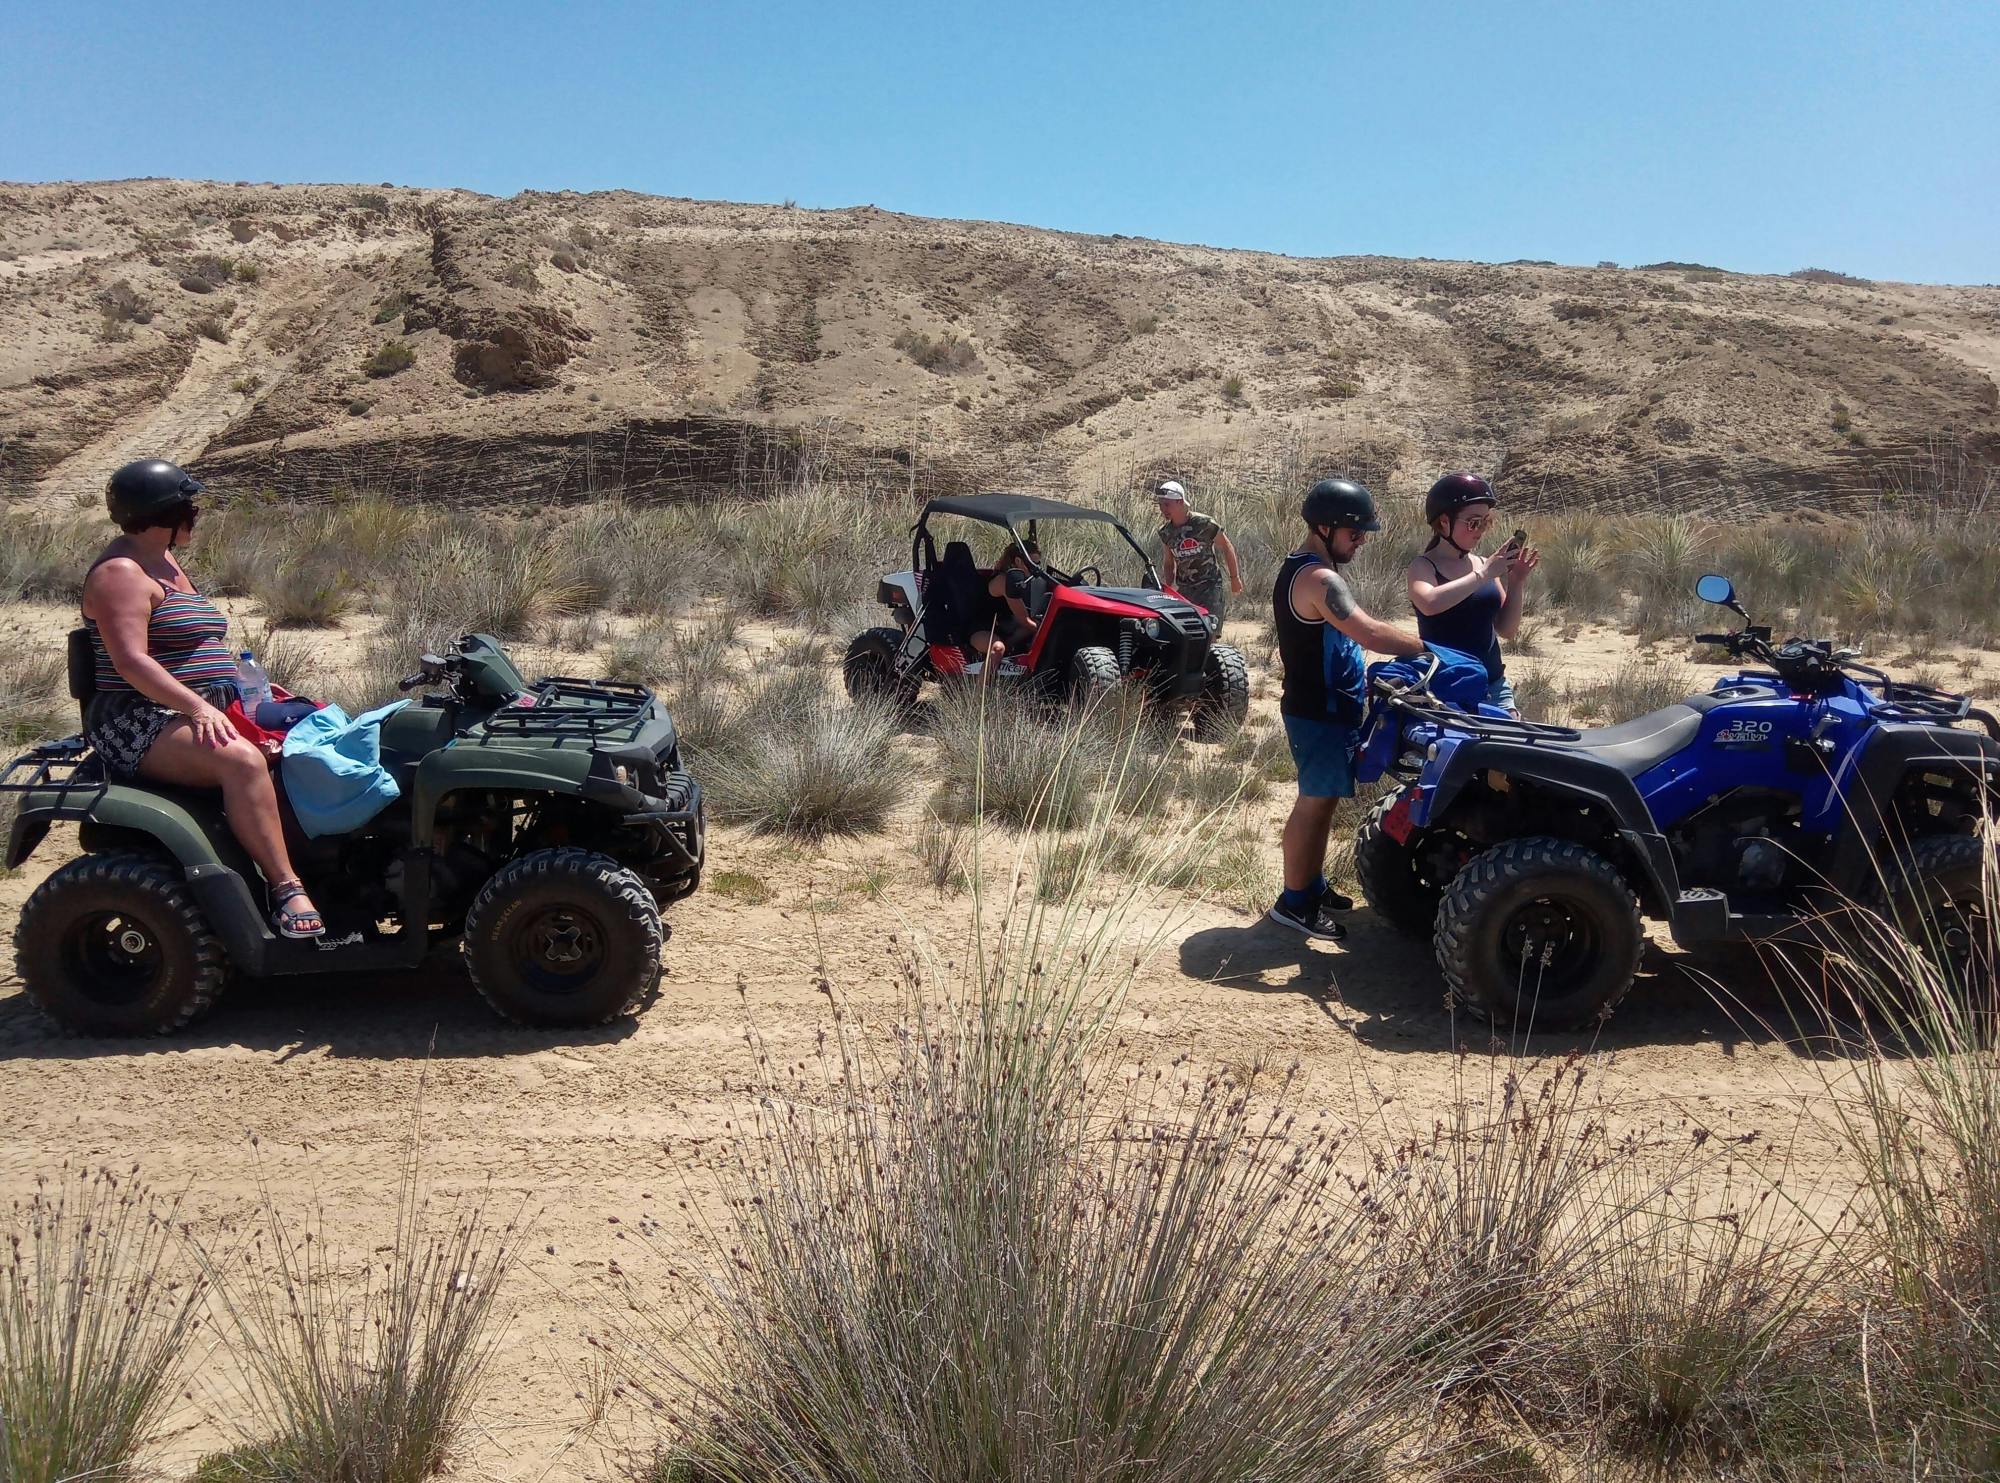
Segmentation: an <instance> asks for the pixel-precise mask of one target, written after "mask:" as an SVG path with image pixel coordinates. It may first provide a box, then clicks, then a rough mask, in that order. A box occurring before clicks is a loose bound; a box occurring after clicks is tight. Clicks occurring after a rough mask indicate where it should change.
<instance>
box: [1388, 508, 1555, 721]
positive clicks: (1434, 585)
mask: <svg viewBox="0 0 2000 1483" xmlns="http://www.w3.org/2000/svg"><path fill="white" fill-rule="evenodd" d="M1498 504H1499V499H1498V497H1497V496H1496V495H1495V494H1494V493H1493V486H1492V485H1491V484H1489V483H1488V482H1487V481H1486V480H1484V479H1482V478H1480V477H1479V475H1477V474H1467V473H1458V474H1446V475H1445V476H1444V477H1443V478H1442V479H1439V480H1438V481H1437V483H1435V484H1433V485H1431V488H1430V493H1429V494H1427V495H1425V496H1424V523H1425V524H1426V525H1428V526H1429V527H1430V529H1431V540H1430V544H1429V545H1428V546H1426V547H1424V549H1423V552H1422V554H1421V555H1419V556H1418V557H1417V558H1416V560H1414V561H1412V562H1411V563H1410V569H1409V572H1408V574H1407V579H1408V582H1409V587H1410V606H1411V607H1413V608H1415V609H1416V613H1417V633H1418V634H1419V636H1421V637H1422V639H1423V640H1424V642H1425V643H1427V644H1437V645H1441V646H1442V647H1444V648H1447V649H1457V650H1458V651H1459V652H1461V653H1464V654H1471V655H1473V656H1475V657H1477V658H1481V659H1484V660H1485V661H1486V701H1487V704H1489V705H1497V706H1499V707H1501V708H1502V709H1503V710H1505V711H1507V712H1508V714H1510V715H1519V714H1520V712H1519V711H1517V710H1516V709H1515V707H1514V687H1513V686H1512V685H1510V684H1509V683H1508V682H1507V666H1506V663H1505V661H1504V660H1503V659H1502V658H1501V655H1500V640H1502V639H1510V640H1511V639H1512V638H1513V637H1514V636H1515V635H1516V634H1518V633H1519V632H1520V631H1521V594H1522V591H1523V590H1524V589H1525V588H1526V586H1527V581H1528V574H1529V573H1530V572H1532V571H1534V569H1535V568H1536V567H1537V566H1539V565H1541V560H1542V558H1541V553H1539V552H1538V551H1535V550H1534V549H1533V548H1531V547H1530V546H1529V545H1528V538H1527V532H1526V531H1522V530H1517V531H1515V532H1514V534H1513V535H1512V536H1511V537H1509V538H1508V541H1507V543H1506V544H1505V545H1504V546H1502V547H1501V548H1500V549H1499V550H1498V551H1497V552H1495V553H1494V554H1493V555H1492V556H1481V555H1480V554H1479V547H1480V545H1481V544H1482V543H1483V542H1484V541H1485V539H1486V536H1487V533H1488V532H1489V531H1490V530H1491V529H1492V527H1493V514H1494V509H1495V507H1496V506H1497V505H1498Z"/></svg>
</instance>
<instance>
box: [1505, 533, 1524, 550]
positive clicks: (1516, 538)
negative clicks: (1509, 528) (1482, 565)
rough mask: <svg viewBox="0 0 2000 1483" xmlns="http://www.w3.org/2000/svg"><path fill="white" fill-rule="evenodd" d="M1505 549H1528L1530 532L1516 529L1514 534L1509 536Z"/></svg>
mask: <svg viewBox="0 0 2000 1483" xmlns="http://www.w3.org/2000/svg"><path fill="white" fill-rule="evenodd" d="M1503 549H1504V550H1508V551H1525V550H1527V549H1528V533H1527V532H1526V531H1525V530H1517V531H1515V532H1514V534H1513V535H1511V536H1509V537H1508V538H1507V544H1506V546H1505V547H1504V548H1503Z"/></svg>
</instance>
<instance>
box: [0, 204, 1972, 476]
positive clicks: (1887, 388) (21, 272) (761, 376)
mask: <svg viewBox="0 0 2000 1483" xmlns="http://www.w3.org/2000/svg"><path fill="white" fill-rule="evenodd" d="M1831 276H1833V275H1822V277H1821V278H1820V279H1817V280H1807V279H1800V278H1771V277H1750V276H1742V275H1735V274H1725V273H1718V272H1714V271H1712V270H1705V269H1700V268H1695V267H1685V266H1684V267H1664V268H1656V269H1647V270H1639V269H1611V268H1602V269H1575V268H1558V267H1553V266H1547V265H1536V264H1509V265H1505V266H1481V265H1476V264H1465V263H1436V262H1425V261H1417V262H1406V261H1398V260H1391V259H1383V258H1331V259H1297V258H1286V257H1280V256H1276V255H1271V254H1262V253H1252V252H1230V251H1220V250H1214V249H1208V248H1201V247H1185V246H1174V245H1169V244H1165V243H1159V242H1151V241H1142V240H1138V239H1134V238H1123V237H1093V236H1080V235H1074V234H1064V233H1057V232H1049V231H1041V230H1037V229H1033V228H1026V227H1014V226H1003V225H996V224H991V223H977V222H970V223H969V222H948V221H931V220H925V219H921V218H914V217H907V216H899V215H896V214H894V213H890V212H885V211H879V210H876V209H874V208H872V207H862V208H857V209H853V210H843V211H805V210H798V209H793V208H787V207H775V206H734V205H727V204H718V203H709V202H692V201H682V200H669V199H661V198H656V197H647V196H639V195H633V194H628V193H623V192H614V193H608V194H598V195H571V194H564V195H523V196H518V197H514V198H511V199H506V200H499V199H493V198H490V197H484V196H478V195H474V194H470V193H467V192H458V191H423V190H405V189H395V188H390V187H380V188H369V187H344V186H251V185H240V186H226V185H213V184H201V183H190V182H177V181H131V182H115V183H103V184H64V185H36V186H5V187H0V479H4V485H5V489H6V492H7V497H8V500H9V502H10V503H16V502H19V503H33V504H36V505H40V506H43V507H47V508H61V507H64V506H66V505H67V504H68V503H69V502H70V501H72V500H73V499H76V498H78V497H85V498H87V497H89V496H90V495H92V494H93V493H94V491H95V490H96V489H98V488H99V487H101V482H102V479H103V477H104V471H105V470H106V469H107V468H109V467H111V466H113V465H114V464H116V463H117V462H119V461H120V460H122V459H124V458H126V457H130V456H135V455H137V454H140V453H154V452H157V453H161V454H164V455H167V456H170V457H175V458H178V459H181V460H182V461H185V462H189V463H192V464H196V465H198V466H199V467H200V469H201V470H202V471H203V472H204V473H205V474H207V475H209V476H211V477H213V478H216V479H222V480H228V481H230V482H233V483H236V484H239V485H242V484H257V485H266V486H269V487H272V488H275V489H278V490H279V491H281V492H284V493H307V492H313V491H316V490H322V489H327V488H332V487H339V486H343V485H368V486H372V487H380V488H387V489H391V490H396V491H403V492H408V493H410V494H413V495H418V496H422V497H426V498H435V499H448V500H455V501H460V500H473V499H495V498H498V499H509V498H518V497H523V496H528V495H531V494H532V495H536V496H540V497H559V496H564V495H573V494H577V493H581V492H583V491H585V490H588V489H610V488H627V489H631V490H633V491H635V492H639V493H654V492H673V491H677V490H683V489H689V488H697V487H703V486H714V485H720V484H740V483H742V482H746V481H748V482H753V483H754V482H755V481H756V480H758V479H760V478H763V477H766V476H787V475H789V474H791V473H792V472H794V471H796V469H797V468H798V467H799V466H800V464H801V463H802V462H804V461H811V462H814V463H817V464H820V465H830V466H833V467H836V468H838V469H842V470H844V471H847V472H850V473H856V474H867V475H870V476H873V477H876V478H879V479H881V480H884V481H909V482H910V483H912V484H913V485H914V486H915V487H917V488H921V489H938V488H950V487H960V486H964V485H993V484H1007V485H1013V486H1028V487H1039V488H1047V489H1061V488H1073V489H1084V490H1088V489H1091V488H1093V487H1098V486H1100V485H1102V484H1103V483H1105V482H1121V481H1124V480H1128V479H1131V478H1133V477H1136V476H1139V475H1141V474H1144V473H1147V472H1150V471H1153V470H1156V469H1162V468H1174V469H1176V470H1186V469H1193V470H1197V471H1198V470H1199V469H1201V468H1202V467H1203V466H1204V465H1205V464H1208V463H1211V462H1215V461H1228V462H1230V463H1231V464H1232V465H1233V466H1235V467H1239V468H1240V467H1243V466H1246V465H1247V466H1249V467H1252V468H1254V467H1256V466H1258V465H1259V464H1260V463H1261V464H1263V465H1265V466H1267V467H1270V468H1272V469H1273V471H1275V470H1276V469H1277V468H1278V467H1279V465H1280V463H1281V462H1283V461H1285V460H1289V461H1290V462H1292V463H1293V464H1297V463H1300V462H1302V461H1304V462H1314V461H1338V462H1342V463H1345V464H1347V465H1349V466H1352V467H1355V468H1358V469H1360V470H1362V471H1363V472H1365V473H1367V474H1368V475H1370V476H1371V477H1374V478H1377V479H1380V480H1385V481H1388V482H1389V483H1390V484H1391V485H1392V487H1397V486H1400V485H1401V484H1404V483H1408V484H1412V485H1414V484H1416V483H1418V482H1420V481H1421V480H1423V479H1426V478H1427V477H1428V476H1429V474H1430V473H1431V472H1432V471H1434V470H1435V469H1436V468H1438V467H1440V466H1443V465H1448V464H1459V463H1465V464H1472V465H1475V466H1478V467H1482V468H1492V469H1497V470H1499V472H1500V474H1501V476H1502V477H1503V479H1504V480H1506V481H1507V483H1508V484H1509V485H1510V486H1511V487H1512V489H1513V491H1514V492H1515V493H1516V494H1517V495H1521V496H1530V497H1540V498H1544V499H1570V498H1591V497H1595V496H1601V495H1607V494H1611V493H1614V492H1617V493H1625V492H1631V491H1635V490H1638V491H1644V492H1647V493H1649V494H1650V493H1655V492H1664V493H1665V494H1667V495H1668V496H1669V497H1676V498H1683V499H1687V500H1690V501H1698V502H1700V503H1703V504H1714V503H1716V502H1729V503H1736V502H1741V503H1743V504H1745V505H1750V506H1754V505H1757V504H1762V503H1775V502H1781V501H1782V500H1783V499H1785V498H1786V497H1788V496H1797V495H1802V494H1803V495H1813V496H1825V495H1829V494H1833V495H1853V494H1860V493H1873V492H1875V491H1877V490H1880V489H1884V488H1905V489H1916V490H1922V489H1924V488H1926V487H1928V486H1932V485H1936V484H1939V483H1945V482H1950V483H1955V484H1963V483H1964V482H1965V476H1966V473H1967V470H1968V469H1970V470H1971V471H1972V473H1973V474H1974V476H1975V478H1976V479H1981V478H1984V477H1986V474H1985V471H1986V470H1987V469H1989V468H1990V467H1991V466H1992V465H1993V463H1994V462H1996V461H2000V388H1997V387H1996V382H2000V289H1996V288H1990V287H1989V288H1953V287H1928V286H1914V285H1902V284H1868V283H1862V282H1836V281H1824V279H1825V278H1827V277H1831Z"/></svg>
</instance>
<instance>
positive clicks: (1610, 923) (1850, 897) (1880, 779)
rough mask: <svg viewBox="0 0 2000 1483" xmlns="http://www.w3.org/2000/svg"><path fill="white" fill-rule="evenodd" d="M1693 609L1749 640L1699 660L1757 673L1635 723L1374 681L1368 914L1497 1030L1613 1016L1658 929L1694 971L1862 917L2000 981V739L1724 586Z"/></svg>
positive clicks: (1954, 703)
mask: <svg viewBox="0 0 2000 1483" xmlns="http://www.w3.org/2000/svg"><path fill="white" fill-rule="evenodd" d="M1696 592H1697V593H1698V595H1699V596H1700V597H1701V598H1702V600H1703V601H1706V602H1711V603H1715V604H1718V605H1720V606H1723V607H1727V608H1728V609H1730V610H1731V611H1732V612H1734V613H1736V614H1737V615H1738V616H1739V617H1740V618H1742V619H1743V623H1744V626H1743V627H1742V628H1741V629H1740V630H1739V631H1737V632H1735V633H1729V634H1701V635H1697V637H1696V642H1697V643H1702V644H1712V645H1716V646H1719V647H1722V648H1725V649H1726V650H1727V651H1728V652H1729V654H1730V656H1731V658H1733V659H1735V660H1737V661H1738V662H1745V661H1747V662H1749V663H1750V664H1753V665H1755V666H1756V667H1755V668H1747V669H1743V670H1741V671H1739V672H1738V673H1736V674H1733V675H1729V676H1727V677H1726V678H1724V679H1722V680H1720V681H1718V682H1717V684H1716V685H1715V687H1714V688H1713V689H1712V690H1711V691H1709V693H1708V694H1706V695H1695V696H1690V697H1689V698H1688V699H1686V700H1684V701H1681V702H1680V703H1678V704H1676V705H1670V706H1667V707H1665V708H1664V709H1661V710H1657V711H1654V712H1652V713H1651V714H1650V715H1645V716H1641V717H1639V718H1638V719H1637V720H1633V721H1627V722H1624V723H1623V724H1621V725H1617V726H1606V727H1602V728H1599V729H1596V730H1589V731H1578V730H1573V729H1570V728H1566V727H1559V726H1549V725H1540V724H1536V723H1531V722H1525V721H1518V720H1513V719H1509V718H1508V717H1507V716H1506V715H1505V714H1504V713H1502V712H1498V711H1495V710H1492V709H1491V708H1485V709H1483V710H1482V708H1480V707H1479V706H1478V704H1477V703H1476V701H1475V702H1474V703H1472V704H1470V705H1469V706H1466V707H1464V708H1461V707H1459V706H1454V705H1451V704H1448V703H1447V702H1446V700H1445V699H1444V698H1442V697H1441V696H1440V695H1439V694H1437V693H1433V692H1434V689H1435V688H1438V687H1436V686H1434V684H1433V682H1434V680H1435V679H1436V678H1437V676H1438V671H1439V664H1440V658H1439V656H1437V655H1426V656H1423V657H1422V658H1421V659H1419V660H1416V661H1408V660H1406V661H1399V662H1397V663H1394V664H1387V665H1376V666H1374V667H1373V668H1372V669H1371V671H1370V680H1369V701H1368V713H1367V715H1366V717H1365V718H1364V722H1363V731H1362V740H1361V751H1360V758H1359V762H1358V764H1357V777H1358V778H1359V779H1360V780H1362V781H1364V782H1373V781H1376V780H1378V779H1380V778H1382V777H1385V776H1386V777H1389V778H1391V779H1393V780H1395V781H1397V782H1400V783H1401V784H1402V785H1403V786H1402V787H1401V788H1400V790H1398V791H1394V792H1391V793H1388V794H1385V795H1384V796H1383V798H1382V799H1381V800H1380V801H1379V802H1378V804H1377V805H1376V806H1375V808H1374V809H1373V811H1372V812H1371V813H1370V814H1369V815H1368V817H1367V818H1366V820H1365V821H1364V822H1363V824H1362V825H1361V828H1360V833H1359V836H1358V838H1357V839H1356V842H1355V851H1354V855H1355V867H1356V873H1357V874H1358V876H1359V877H1360V881H1361V887H1362V892H1363V894H1364V895H1365V896H1366V897H1367V899H1368V902H1369V904H1370V905H1371V906H1372V907H1373V908H1374V909H1375V911H1376V912H1377V913H1378V914H1379V915H1381V916H1382V917H1383V918H1385V919H1386V920H1387V921H1389V922H1390V923H1392V924H1394V925H1395V926H1396V927H1397V928H1399V929H1401V930H1402V931H1404V932H1406V933H1409V934H1410V935H1412V936H1417V937H1427V938H1428V939H1429V940H1430V941H1431V943H1432V946H1433V949H1434V951H1435V952H1436V955H1437V963H1438V967H1439V969H1440V971H1441V972H1442V973H1443V975H1444V980H1445V984H1446V986H1447V989H1448V991H1449V994H1450V996H1451V1000H1452V1001H1453V1002H1454V1003H1456V1004H1457V1005H1459V1006H1461V1007H1463V1008H1464V1009H1466V1010H1468V1011H1470V1012H1471V1013H1473V1014H1475V1015H1477V1016H1479V1017H1481V1018H1483V1019H1485V1020H1486V1021H1488V1022H1489V1023H1491V1024H1494V1025H1496V1026H1514V1027H1519V1028H1526V1027H1528V1026H1529V1025H1530V1024H1533V1025H1536V1026H1540V1027H1544V1028H1556V1029H1564V1028H1576V1027H1579V1026H1582V1025H1586V1024H1589V1023H1590V1022H1592V1021H1594V1020H1597V1019H1600V1018H1602V1017H1603V1016H1605V1015H1607V1014H1609V1013H1610V1011H1611V1009H1612V1008H1613V1006H1615V1005H1616V1004H1617V1003H1618V1001H1619V1000H1620V999H1622V998H1623V997H1624V996H1625V994H1626V992H1627V991H1628V990H1629V989H1630V988H1631V986H1632V982H1633V977H1634V975H1635V974H1636V972H1637V970H1638V966H1639V956H1640V951H1641V949H1642V947H1643V945H1644V944H1643V936H1642V930H1641V926H1640V919H1641V917H1650V918H1652V919H1654V920H1657V921H1664V922H1665V923H1666V924H1667V926H1668V928H1669V930H1670V931H1671V933H1672V934H1673V938H1674V941H1675V942H1676V943H1678V944H1680V945H1681V946H1683V947H1686V948H1689V949H1696V950H1699V949H1705V948H1710V947H1717V946H1722V945H1727V944H1731V943H1736V944H1772V943H1791V944H1799V945H1804V946H1807V947H1815V948H1825V947H1827V946H1828V945H1829V932H1830V931H1832V930H1834V928H1833V926H1832V924H1834V923H1837V922H1839V921H1840V920H1841V919H1843V918H1848V919H1850V920H1851V919H1852V913H1853V909H1854V908H1855V907H1856V906H1857V905H1858V906H1863V907H1867V908H1869V909H1870V910H1873V911H1877V912H1880V913H1881V914H1882V915H1883V917H1884V918H1885V919H1887V920H1889V921H1892V922H1894V923H1896V924H1897V925H1898V927H1899V928H1900V929H1901V930H1902V931H1903V932H1904V934H1905V935H1906V936H1907V937H1908V938H1909V939H1910V940H1911V941H1912V942H1916V943H1920V944H1927V945H1928V947H1927V950H1928V951H1932V952H1933V953H1934V954H1935V955H1937V956H1940V957H1943V958H1946V959H1947V960H1949V961H1950V962H1951V963H1952V965H1953V967H1954V971H1957V972H1960V973H1964V974H1970V973H1973V972H1980V973H1984V972H1990V970H1991V967H1992V965H1991V964H1990V963H1985V962H1983V955H1984V954H1986V953H1987V952H1989V951H1990V944H1991V943H1992V941H1993V940H1994V939H1993V937H1992V935H1991V933H1990V930H1989V924H1988V923H1987V922H1986V919H1985V913H1986V910H1987V906H1986V904H1985V901H1984V895H1983V891H1982V882H1983V878H1984V876H1985V874H1986V871H1987V870H1988V869H1989V868H1990V866H1991V863H1992V851H1993V848H1994V845H1993V842H1992V837H1991V833H1990V831H1988V830H1986V829H1985V828H1984V825H1985V821H1987V820H1990V819H1992V818H1994V817H1995V813H1996V803H2000V723H1996V722H1995V719H1994V717H1993V716H1992V715H1991V714H1989V713H1988V712H1986V711H1983V710H1979V709H1976V708H1974V707H1973V706H1972V705H1971V704H1970V703H1969V702H1968V701H1967V700H1966V698H1965V697H1964V696H1962V695H1951V694H1947V693H1946V692H1944V691H1941V690H1936V689H1932V688H1930V687H1928V686H1923V685H1915V684H1909V683H1906V682H1902V681H1896V680H1892V679H1890V677H1889V676H1888V675H1886V674H1884V673H1883V672H1882V671H1880V670H1877V669H1872V668H1870V667H1868V666H1866V665H1864V664H1861V663H1858V662H1857V660H1858V655H1857V653H1856V651H1853V650H1848V649H1840V648H1836V647H1834V645H1833V644H1831V643H1829V642H1826V641H1823V640H1818V639H1798V638H1795V639H1790V640H1787V641H1786V642H1784V643H1773V642H1772V638H1771V629H1770V628H1769V627H1768V626H1762V625H1758V624H1753V623H1751V622H1750V620H1749V615H1748V614H1747V613H1746V612H1745V611H1744V610H1743V608H1742V606H1741V605H1740V604H1739V603H1738V601H1737V597H1736V593H1735V591H1734V589H1733V587H1732V586H1731V584H1730V582H1729V581H1728V579H1727V578H1724V577H1720V576H1714V575H1710V576H1705V577H1703V578H1702V579H1701V580H1700V582H1699V583H1698V584H1697V586H1696ZM1477 679H1478V682H1479V688H1483V685H1484V675H1483V672H1482V673H1480V674H1479V675H1478V676H1477Z"/></svg>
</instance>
